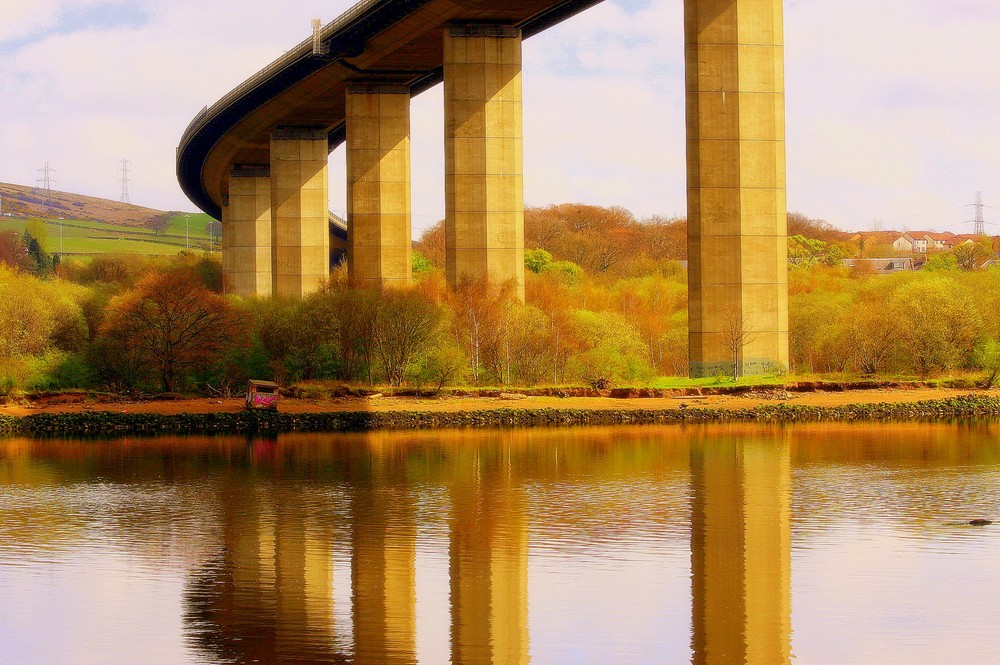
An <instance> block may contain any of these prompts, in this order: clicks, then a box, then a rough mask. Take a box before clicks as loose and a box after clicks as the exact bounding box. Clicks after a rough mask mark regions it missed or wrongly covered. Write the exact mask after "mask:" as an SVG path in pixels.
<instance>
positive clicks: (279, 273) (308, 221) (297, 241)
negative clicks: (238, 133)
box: [271, 128, 330, 298]
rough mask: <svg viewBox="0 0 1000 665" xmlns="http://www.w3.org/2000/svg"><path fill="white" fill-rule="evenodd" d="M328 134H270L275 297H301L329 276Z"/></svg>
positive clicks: (291, 131) (283, 131)
mask: <svg viewBox="0 0 1000 665" xmlns="http://www.w3.org/2000/svg"><path fill="white" fill-rule="evenodd" d="M327 155H328V148H327V134H326V132H325V131H321V130H313V129H297V128H289V129H278V130H275V132H274V133H273V134H272V135H271V216H272V219H273V223H272V226H271V261H272V263H271V275H272V292H273V293H274V295H276V296H291V297H294V298H301V297H302V296H304V295H307V294H309V293H311V292H313V291H315V290H316V289H317V288H319V284H320V281H321V280H323V279H325V278H327V277H329V275H330V267H329V263H330V235H329V212H328V209H329V185H328V183H327Z"/></svg>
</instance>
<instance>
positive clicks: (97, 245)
mask: <svg viewBox="0 0 1000 665" xmlns="http://www.w3.org/2000/svg"><path fill="white" fill-rule="evenodd" d="M209 221H211V218H210V217H209V216H208V215H206V214H204V213H197V214H195V213H192V214H191V219H190V224H191V226H190V236H189V237H188V238H185V227H186V222H187V219H186V218H185V216H184V215H176V216H174V217H172V218H171V219H170V220H169V221H168V222H167V229H166V231H164V232H161V233H156V232H155V231H153V230H152V229H148V228H144V227H128V226H118V225H115V224H106V223H104V222H94V221H89V220H80V219H66V220H51V219H34V218H31V219H23V218H3V219H0V231H7V230H13V231H17V232H18V233H23V232H24V230H25V229H26V228H27V226H28V224H30V223H37V222H42V223H43V224H45V228H46V230H47V231H48V237H47V238H43V239H42V246H43V247H44V248H45V251H47V252H49V253H50V254H58V253H60V251H61V252H62V253H64V254H67V255H71V256H75V257H87V256H101V255H107V254H138V255H144V256H150V255H153V256H171V255H174V254H177V253H179V252H181V251H183V250H184V249H185V248H186V246H187V245H188V244H189V245H190V249H192V250H194V251H205V250H207V249H208V247H209V238H208V222H209ZM60 227H61V229H60ZM60 230H61V232H62V242H61V246H60V238H59V236H60ZM213 249H214V250H215V251H218V249H219V248H218V245H217V244H216V245H215V246H214V247H213Z"/></svg>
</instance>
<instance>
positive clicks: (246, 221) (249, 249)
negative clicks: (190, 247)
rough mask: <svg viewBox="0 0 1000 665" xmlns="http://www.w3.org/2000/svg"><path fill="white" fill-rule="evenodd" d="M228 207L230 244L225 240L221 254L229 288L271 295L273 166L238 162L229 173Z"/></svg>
mask: <svg viewBox="0 0 1000 665" xmlns="http://www.w3.org/2000/svg"><path fill="white" fill-rule="evenodd" d="M226 208H227V210H228V213H227V215H226V216H227V217H228V218H229V230H228V231H229V232H228V234H227V235H229V237H230V240H229V243H228V245H227V244H226V243H225V242H224V243H223V251H222V255H223V282H224V283H225V284H226V290H227V292H228V293H235V294H236V295H239V296H265V295H266V296H269V295H271V177H270V168H269V167H268V166H266V165H244V164H240V165H237V166H235V167H234V168H233V170H232V171H231V172H230V174H229V205H228V206H227V207H226ZM227 250H228V251H227ZM227 255H228V256H229V261H228V263H227V262H226V256H227Z"/></svg>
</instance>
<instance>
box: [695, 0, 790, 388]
mask: <svg viewBox="0 0 1000 665" xmlns="http://www.w3.org/2000/svg"><path fill="white" fill-rule="evenodd" d="M684 24H685V60H686V69H687V154H688V260H689V266H688V289H689V295H688V298H689V305H688V307H689V349H690V373H691V376H692V377H700V376H710V375H713V374H717V373H719V372H724V373H725V372H729V371H731V369H732V363H733V352H732V350H731V348H730V347H731V345H732V343H734V342H736V346H737V347H739V356H740V357H739V361H740V364H741V365H742V372H741V373H745V374H760V373H767V372H768V371H771V370H772V368H774V367H775V366H776V365H780V366H786V367H787V365H788V276H787V245H786V239H785V236H786V225H787V224H786V204H785V100H784V47H783V38H782V33H783V29H782V4H781V0H685V3H684ZM740 333H744V334H740ZM740 338H742V343H739V342H740V341H741V340H740Z"/></svg>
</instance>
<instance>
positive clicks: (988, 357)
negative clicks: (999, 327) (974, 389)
mask: <svg viewBox="0 0 1000 665" xmlns="http://www.w3.org/2000/svg"><path fill="white" fill-rule="evenodd" d="M973 362H974V363H975V365H976V367H978V368H979V369H981V370H983V371H985V372H986V379H985V380H983V383H982V386H983V388H987V389H989V388H992V387H993V385H994V384H995V383H996V381H997V376H998V375H1000V341H997V338H996V337H986V338H984V339H981V340H979V343H978V344H976V348H975V350H974V352H973Z"/></svg>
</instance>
